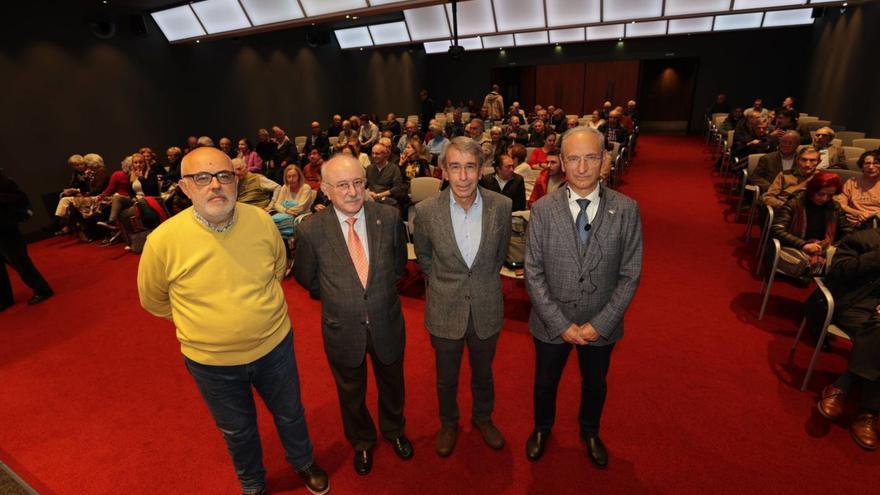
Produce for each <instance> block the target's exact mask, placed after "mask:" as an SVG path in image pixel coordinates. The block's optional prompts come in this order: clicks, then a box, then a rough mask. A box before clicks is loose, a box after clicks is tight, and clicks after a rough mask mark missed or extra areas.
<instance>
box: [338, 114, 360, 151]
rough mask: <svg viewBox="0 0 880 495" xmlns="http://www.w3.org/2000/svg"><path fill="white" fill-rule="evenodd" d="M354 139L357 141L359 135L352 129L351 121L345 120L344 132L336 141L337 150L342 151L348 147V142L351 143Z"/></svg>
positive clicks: (343, 124)
mask: <svg viewBox="0 0 880 495" xmlns="http://www.w3.org/2000/svg"><path fill="white" fill-rule="evenodd" d="M352 138H354V139H357V138H358V135H357V133H356V132H355V131H354V129H352V128H351V121H350V120H343V121H342V131H340V132H339V136H337V139H336V148H338V149H340V150H341V149H342V148H343V147H344V146H348V142H349V141H351V139H352Z"/></svg>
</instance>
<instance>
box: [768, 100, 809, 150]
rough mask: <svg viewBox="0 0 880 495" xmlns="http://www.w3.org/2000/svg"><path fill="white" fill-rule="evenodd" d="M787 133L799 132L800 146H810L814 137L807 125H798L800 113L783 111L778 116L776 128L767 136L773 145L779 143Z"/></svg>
mask: <svg viewBox="0 0 880 495" xmlns="http://www.w3.org/2000/svg"><path fill="white" fill-rule="evenodd" d="M786 131H797V133H798V137H799V139H800V144H810V142H811V141H812V137H811V136H810V129H809V128H808V127H807V126H806V124H798V113H797V112H796V111H794V110H785V109H783V110H781V111H779V112H778V113H777V114H776V126H775V127H774V129H773V131H772V132H771V133H770V134H768V135H767V139H768V140H769V141H770V143H771V145H774V144H775V143H778V141H779V139H780V138H781V137H782V134H783V133H785V132H786Z"/></svg>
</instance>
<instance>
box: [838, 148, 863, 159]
mask: <svg viewBox="0 0 880 495" xmlns="http://www.w3.org/2000/svg"><path fill="white" fill-rule="evenodd" d="M840 148H841V149H842V150H843V154H844V156H846V159H847V160H849V159H850V158H855V159H856V160H858V159H859V157H860V156H862V153H864V152H865V151H866V150H865V148H859V147H858V146H841V147H840Z"/></svg>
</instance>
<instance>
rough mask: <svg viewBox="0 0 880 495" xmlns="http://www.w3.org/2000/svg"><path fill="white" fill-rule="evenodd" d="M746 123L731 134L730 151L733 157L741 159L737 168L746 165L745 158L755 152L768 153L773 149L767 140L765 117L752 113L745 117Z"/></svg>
mask: <svg viewBox="0 0 880 495" xmlns="http://www.w3.org/2000/svg"><path fill="white" fill-rule="evenodd" d="M746 121H747V122H748V125H747V126H746V128H745V129H743V131H742V132H739V131H736V132H734V136H733V145H732V146H731V153H732V155H733V157H734V158H736V159H738V160H743V162H741V164H740V165H739V168H743V167H745V166H746V162H745V160H744V159H745V158H746V157H748V156H749V155H752V154H755V153H769V152H770V151H773V150H772V149H771V146H770V143H769V141H768V140H767V119H766V118H764V117H759V116H758V114H757V113H752V114H751V116H747V117H746Z"/></svg>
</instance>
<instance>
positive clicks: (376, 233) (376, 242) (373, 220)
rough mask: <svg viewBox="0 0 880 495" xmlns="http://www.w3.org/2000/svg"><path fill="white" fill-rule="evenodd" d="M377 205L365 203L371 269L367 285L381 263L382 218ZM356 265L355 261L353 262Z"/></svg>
mask: <svg viewBox="0 0 880 495" xmlns="http://www.w3.org/2000/svg"><path fill="white" fill-rule="evenodd" d="M368 206H369V207H368ZM375 206H376V205H374V204H371V203H365V204H364V221H365V222H366V224H365V225H364V227H366V231H367V244H368V245H369V246H370V269H369V273H367V287H369V286H370V282H372V281H373V274H374V273H375V272H376V269H377V266H378V264H379V253H380V252H381V249H382V220H380V219H379V215H378V214H377V213H378V212H377V211H376V209H375V208H374V207H375ZM352 266H354V263H352Z"/></svg>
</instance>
